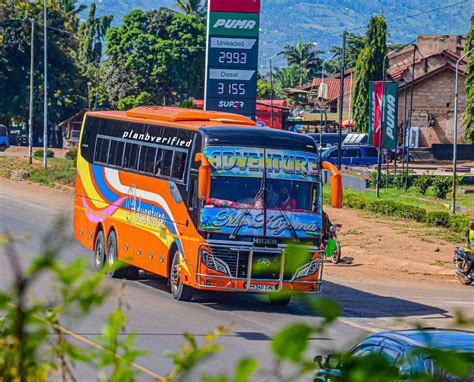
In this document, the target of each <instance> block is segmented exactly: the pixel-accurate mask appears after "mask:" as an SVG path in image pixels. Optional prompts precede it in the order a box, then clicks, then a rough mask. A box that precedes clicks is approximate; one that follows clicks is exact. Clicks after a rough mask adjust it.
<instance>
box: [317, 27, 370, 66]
mask: <svg viewBox="0 0 474 382" xmlns="http://www.w3.org/2000/svg"><path fill="white" fill-rule="evenodd" d="M364 45H365V38H364V36H357V35H356V34H354V33H351V32H348V33H347V35H346V53H345V67H346V68H353V67H355V66H356V63H357V57H358V56H359V54H360V52H361V51H362V49H363V48H364ZM330 53H331V54H333V55H334V57H333V58H332V59H331V60H329V61H328V62H327V63H326V66H325V69H326V71H327V72H329V73H338V72H339V71H340V69H341V62H342V47H341V46H337V45H334V46H333V47H332V48H331V50H330Z"/></svg>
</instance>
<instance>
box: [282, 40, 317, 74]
mask: <svg viewBox="0 0 474 382" xmlns="http://www.w3.org/2000/svg"><path fill="white" fill-rule="evenodd" d="M283 52H285V53H284V57H285V59H286V60H287V61H288V64H289V65H294V66H297V67H299V68H300V69H302V70H307V71H310V72H315V71H317V70H319V69H320V68H321V64H322V60H321V58H320V57H319V54H321V53H322V51H320V50H316V49H314V44H312V43H309V42H306V43H304V44H303V43H302V42H301V39H300V38H298V41H297V42H296V45H289V44H287V45H285V46H284V47H283Z"/></svg>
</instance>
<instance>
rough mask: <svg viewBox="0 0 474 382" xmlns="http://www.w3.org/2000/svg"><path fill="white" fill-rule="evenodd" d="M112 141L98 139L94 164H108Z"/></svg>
mask: <svg viewBox="0 0 474 382" xmlns="http://www.w3.org/2000/svg"><path fill="white" fill-rule="evenodd" d="M109 144H110V141H109V140H108V139H106V138H97V143H96V148H95V149H96V150H95V156H94V162H99V163H107V158H108V156H109Z"/></svg>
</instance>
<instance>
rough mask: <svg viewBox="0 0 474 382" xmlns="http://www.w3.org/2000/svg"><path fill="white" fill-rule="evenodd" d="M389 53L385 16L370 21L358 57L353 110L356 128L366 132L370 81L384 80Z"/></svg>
mask: <svg viewBox="0 0 474 382" xmlns="http://www.w3.org/2000/svg"><path fill="white" fill-rule="evenodd" d="M386 53H387V24H386V22H385V19H384V17H383V16H374V17H372V18H371V19H370V21H369V24H368V27H367V34H366V36H365V45H364V48H363V49H362V51H361V52H360V53H359V56H358V57H357V63H356V67H355V72H354V94H353V98H352V99H353V101H352V102H353V110H354V122H355V128H356V129H357V130H358V131H361V132H366V131H367V129H368V117H369V81H377V80H378V81H381V80H382V79H383V73H382V71H383V58H384V56H385V54H386Z"/></svg>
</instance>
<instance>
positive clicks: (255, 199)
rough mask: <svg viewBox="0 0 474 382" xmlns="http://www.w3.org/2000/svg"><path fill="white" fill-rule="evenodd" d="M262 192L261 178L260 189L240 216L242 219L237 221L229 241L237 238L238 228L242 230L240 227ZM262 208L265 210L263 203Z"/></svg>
mask: <svg viewBox="0 0 474 382" xmlns="http://www.w3.org/2000/svg"><path fill="white" fill-rule="evenodd" d="M264 191H265V182H264V179H263V178H262V182H261V183H260V188H259V190H258V192H257V194H256V195H255V197H254V198H253V200H252V204H251V205H250V206H248V208H247V209H246V210H245V212H244V214H243V215H242V218H241V219H240V221H239V224H238V225H237V227H235V229H234V231H233V232H232V233H231V234H230V235H229V239H235V238H236V237H237V234H238V233H239V231H240V228H242V226H243V225H244V222H245V218H246V217H247V216H248V215H249V213H250V210H251V209H253V208H254V207H255V204H256V203H257V200H258V198H259V197H261V195H262V194H264ZM263 208H265V202H264V206H263Z"/></svg>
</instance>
